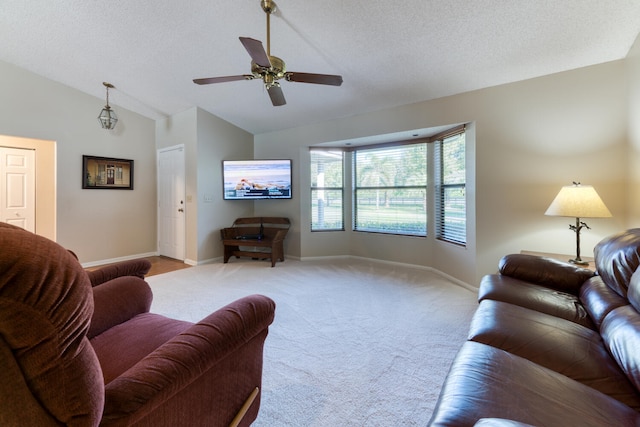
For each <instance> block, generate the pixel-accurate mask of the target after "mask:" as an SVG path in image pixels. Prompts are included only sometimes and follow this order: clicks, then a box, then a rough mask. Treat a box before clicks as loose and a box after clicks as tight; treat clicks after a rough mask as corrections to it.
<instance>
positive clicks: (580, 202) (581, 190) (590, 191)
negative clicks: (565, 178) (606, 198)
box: [544, 184, 611, 218]
mask: <svg viewBox="0 0 640 427" xmlns="http://www.w3.org/2000/svg"><path fill="white" fill-rule="evenodd" d="M544 214H545V215H550V216H567V217H574V218H608V217H610V216H611V212H609V209H607V207H606V206H605V204H604V202H603V201H602V199H601V198H600V196H599V195H598V193H597V192H596V190H595V189H594V188H593V187H592V186H590V185H580V184H574V185H567V186H565V187H562V189H561V190H560V192H559V193H558V195H557V196H556V198H555V199H553V202H551V205H550V206H549V208H548V209H547V211H546V212H545V213H544Z"/></svg>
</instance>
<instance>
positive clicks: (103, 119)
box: [98, 82, 118, 129]
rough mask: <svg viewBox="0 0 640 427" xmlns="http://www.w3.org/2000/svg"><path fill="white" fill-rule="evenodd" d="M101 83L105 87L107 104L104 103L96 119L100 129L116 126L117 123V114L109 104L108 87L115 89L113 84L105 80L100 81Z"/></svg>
mask: <svg viewBox="0 0 640 427" xmlns="http://www.w3.org/2000/svg"><path fill="white" fill-rule="evenodd" d="M102 84H103V85H104V86H105V87H106V88H107V105H105V106H104V108H103V109H102V111H100V115H99V116H98V121H99V122H100V125H101V126H102V129H113V128H114V127H116V123H118V116H117V115H116V112H115V111H113V110H112V109H111V107H110V106H109V89H115V86H113V85H112V84H111V83H107V82H102Z"/></svg>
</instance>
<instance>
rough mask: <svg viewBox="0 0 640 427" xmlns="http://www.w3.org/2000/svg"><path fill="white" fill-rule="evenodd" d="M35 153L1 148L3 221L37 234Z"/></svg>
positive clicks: (1, 218)
mask: <svg viewBox="0 0 640 427" xmlns="http://www.w3.org/2000/svg"><path fill="white" fill-rule="evenodd" d="M35 158H36V154H35V151H34V150H26V149H21V148H9V147H0V221H3V222H6V223H8V224H13V225H16V226H18V227H22V228H24V229H25V230H29V231H31V232H33V233H35V231H36V179H35V178H36V169H35Z"/></svg>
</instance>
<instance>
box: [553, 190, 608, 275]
mask: <svg viewBox="0 0 640 427" xmlns="http://www.w3.org/2000/svg"><path fill="white" fill-rule="evenodd" d="M544 214H545V215H550V216H567V217H574V218H575V219H576V224H575V225H571V224H570V225H569V229H571V230H573V231H575V233H576V257H575V258H574V259H570V260H569V262H571V263H573V264H577V265H588V264H589V263H588V262H585V261H583V260H582V259H581V258H580V230H581V229H582V228H583V227H586V228H588V229H589V230H590V229H591V228H590V227H589V226H588V225H587V224H585V223H584V222H582V221H580V218H608V217H610V216H611V212H609V209H607V207H606V206H605V204H604V202H603V201H602V199H601V198H600V196H599V195H598V193H597V192H596V190H595V189H594V188H593V187H592V186H590V185H580V183H579V182H574V183H573V185H567V186H565V187H562V189H560V192H559V193H558V195H557V196H556V198H555V199H553V202H551V205H550V206H549V208H548V209H547V211H546V212H545V213H544Z"/></svg>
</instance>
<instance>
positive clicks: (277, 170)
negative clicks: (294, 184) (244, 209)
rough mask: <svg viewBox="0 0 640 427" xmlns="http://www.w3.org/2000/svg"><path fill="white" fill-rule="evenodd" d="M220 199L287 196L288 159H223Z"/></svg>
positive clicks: (289, 192) (289, 183)
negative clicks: (222, 187)
mask: <svg viewBox="0 0 640 427" xmlns="http://www.w3.org/2000/svg"><path fill="white" fill-rule="evenodd" d="M222 182H223V183H224V189H223V197H224V200H257V199H290V198H291V160H223V161H222Z"/></svg>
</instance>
